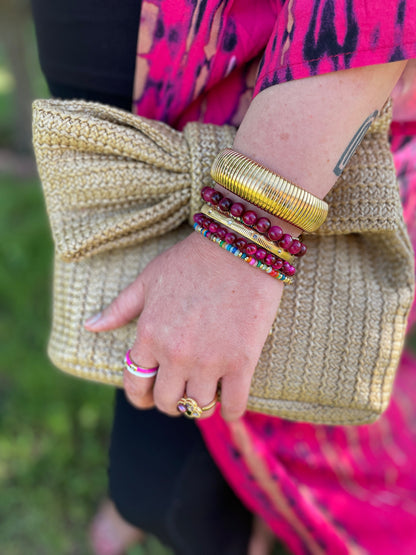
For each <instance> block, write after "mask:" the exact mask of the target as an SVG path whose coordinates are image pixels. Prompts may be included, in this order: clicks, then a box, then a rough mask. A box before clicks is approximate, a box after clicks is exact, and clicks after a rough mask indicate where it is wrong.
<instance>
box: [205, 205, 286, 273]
mask: <svg viewBox="0 0 416 555" xmlns="http://www.w3.org/2000/svg"><path fill="white" fill-rule="evenodd" d="M194 221H195V223H197V224H198V225H200V226H201V227H203V228H204V229H206V230H207V231H209V232H210V233H213V234H214V235H215V236H216V237H218V238H219V239H220V240H222V241H225V242H226V243H228V244H229V245H231V246H235V247H237V248H238V250H240V251H241V252H243V253H244V254H246V255H247V256H251V257H252V258H255V259H256V260H259V261H260V262H264V263H265V264H266V265H268V266H271V267H272V269H273V270H278V271H280V270H281V271H282V273H284V274H285V275H287V276H289V277H291V276H294V275H295V274H296V268H294V267H293V266H292V265H291V264H290V263H289V262H288V261H287V260H283V259H282V258H280V257H278V256H275V255H274V254H272V253H271V252H268V251H267V250H266V249H264V248H262V247H260V248H258V247H257V246H256V245H255V244H253V243H249V242H248V241H246V239H244V238H243V237H238V236H237V235H236V234H235V233H233V232H232V231H229V230H227V229H226V228H223V227H219V225H218V224H217V223H216V222H215V221H214V220H213V219H211V218H209V217H206V216H204V214H203V213H202V212H199V213H198V214H195V215H194Z"/></svg>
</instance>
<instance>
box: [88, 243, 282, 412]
mask: <svg viewBox="0 0 416 555" xmlns="http://www.w3.org/2000/svg"><path fill="white" fill-rule="evenodd" d="M282 289H283V285H282V283H280V282H278V281H277V280H275V279H273V278H271V277H270V276H268V275H267V274H265V273H264V272H262V271H260V270H259V269H257V268H253V267H250V266H249V265H248V264H245V263H244V262H242V261H241V260H239V259H238V258H236V257H234V256H232V255H231V254H230V253H228V252H226V251H224V250H222V249H220V248H219V247H218V245H215V244H213V243H211V242H210V241H208V240H207V239H205V238H203V237H202V236H200V235H198V234H197V233H192V234H191V235H190V236H189V237H187V238H186V239H185V240H184V241H181V242H180V243H178V244H177V245H175V246H174V247H172V248H171V249H169V250H168V251H166V252H164V253H163V254H161V255H159V256H158V257H156V258H155V259H154V260H153V261H152V262H151V263H150V264H149V265H148V266H147V267H146V268H145V270H144V271H143V272H142V273H141V274H140V275H139V276H138V277H137V279H136V280H135V281H134V282H133V283H132V284H131V285H129V286H128V287H127V288H126V289H125V290H124V291H122V292H121V293H120V295H119V296H118V297H117V298H116V299H115V300H114V301H113V302H112V303H111V305H110V306H109V307H107V308H106V309H105V310H104V311H103V312H102V314H101V317H100V318H99V319H98V320H95V322H94V323H92V322H93V321H94V318H92V319H91V320H90V321H87V323H86V324H85V325H86V328H87V329H88V330H90V331H94V332H100V331H105V330H110V329H115V328H118V327H120V326H123V325H125V324H126V323H128V322H129V321H131V320H132V319H133V318H136V317H137V316H139V319H138V323H137V337H136V341H135V343H134V345H133V346H132V348H131V357H132V360H133V361H134V362H135V363H136V364H138V365H140V366H143V367H147V368H151V367H154V366H159V371H158V373H157V375H156V377H155V378H151V379H149V378H141V377H138V376H133V375H131V374H130V373H128V372H127V371H125V372H124V385H125V390H126V394H127V396H128V398H129V399H130V401H131V402H132V403H133V404H134V405H135V406H137V407H140V408H148V407H150V406H153V404H155V405H156V406H157V408H158V409H159V410H161V411H163V412H165V413H167V414H170V415H178V412H177V408H176V404H177V402H178V400H179V399H180V398H181V397H182V396H183V395H184V394H185V393H186V396H188V397H192V398H194V399H195V400H196V401H197V403H198V404H199V406H201V407H203V406H204V405H207V404H209V403H210V402H211V401H212V400H213V399H214V397H215V393H216V390H217V384H218V381H219V380H221V382H222V390H221V407H222V415H223V417H224V418H225V419H227V420H232V419H235V418H238V417H240V416H241V415H242V414H243V413H244V411H245V409H246V405H247V398H248V394H249V389H250V383H251V378H252V375H253V373H254V370H255V367H256V364H257V361H258V359H259V357H260V353H261V350H262V348H263V345H264V342H265V340H266V338H267V335H268V333H269V331H270V328H271V326H272V324H273V320H274V318H275V315H276V311H277V308H278V305H279V302H280V297H281V293H282ZM212 411H213V409H212V410H210V411H207V412H204V413H203V415H204V416H209V415H210V414H211V413H212Z"/></svg>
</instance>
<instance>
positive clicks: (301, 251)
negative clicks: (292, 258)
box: [296, 243, 308, 257]
mask: <svg viewBox="0 0 416 555" xmlns="http://www.w3.org/2000/svg"><path fill="white" fill-rule="evenodd" d="M307 250H308V248H307V246H306V245H305V243H301V247H300V251H299V252H298V254H297V255H296V256H298V257H299V256H304V255H305V254H306V251H307Z"/></svg>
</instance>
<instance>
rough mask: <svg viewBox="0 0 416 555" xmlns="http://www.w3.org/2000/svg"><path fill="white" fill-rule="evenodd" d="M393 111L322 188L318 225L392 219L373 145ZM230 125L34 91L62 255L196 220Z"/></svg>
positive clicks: (389, 224) (38, 147)
mask: <svg viewBox="0 0 416 555" xmlns="http://www.w3.org/2000/svg"><path fill="white" fill-rule="evenodd" d="M390 111H391V106H390V104H387V105H386V107H385V108H384V110H383V111H382V113H381V114H380V117H378V118H376V120H375V121H374V123H373V124H372V126H371V127H370V129H369V131H368V135H369V136H370V135H371V136H372V141H367V140H365V141H363V143H362V144H361V145H360V147H359V150H360V155H361V157H364V158H367V159H366V163H365V165H363V166H360V165H358V166H357V164H356V163H354V161H353V159H351V161H350V164H349V165H348V166H347V167H346V168H345V170H344V172H343V174H342V175H341V176H340V178H339V179H338V181H337V184H336V186H335V187H334V188H333V189H332V191H331V192H330V193H329V194H328V195H327V197H326V199H325V200H326V201H327V202H328V204H329V206H330V208H329V213H328V218H327V220H326V221H325V223H324V224H323V225H322V226H321V227H320V228H319V230H318V231H317V232H316V233H315V234H316V235H342V234H347V233H367V232H385V231H389V230H395V229H397V226H398V214H400V210H401V208H400V198H399V195H398V190H397V184H396V181H395V179H394V174H393V173H392V172H390V173H389V175H390V176H391V179H389V180H386V179H385V178H384V179H383V180H381V179H380V178H379V173H380V171H382V170H389V169H390V167H391V165H392V160H391V157H390V158H389V159H388V160H386V161H385V164H386V167H385V168H381V167H380V161H379V160H378V159H377V158H376V157H375V156H374V149H373V147H374V144H375V143H380V145H383V144H384V142H385V140H386V135H387V132H388V129H389V122H390V118H389V112H390ZM235 132H236V130H235V128H233V127H231V126H227V125H223V126H217V125H210V124H202V123H197V122H196V123H188V124H187V125H186V126H185V128H184V130H183V132H180V131H176V130H175V129H172V128H171V127H169V126H168V125H166V124H164V123H162V122H158V121H154V120H149V119H146V118H143V117H139V116H135V115H133V114H130V113H129V112H125V111H124V110H119V109H117V108H113V107H111V106H106V105H103V104H99V103H94V102H85V101H67V100H36V101H35V102H34V103H33V142H34V149H35V155H36V161H37V166H38V170H39V174H40V178H41V181H42V186H43V189H44V194H45V199H46V205H47V209H48V214H49V219H50V223H51V227H52V233H53V236H54V240H55V246H56V251H57V254H58V256H59V257H60V258H61V260H65V261H73V260H80V259H82V258H85V257H88V256H91V255H93V254H97V253H100V252H104V251H107V250H111V249H115V248H123V247H128V246H132V245H136V244H138V243H141V242H143V241H145V240H147V239H150V238H153V237H157V236H160V235H162V234H164V233H167V232H168V231H171V230H173V229H175V228H177V227H179V226H180V225H181V224H182V223H183V222H185V221H186V220H188V221H189V223H192V215H193V214H194V213H195V212H196V211H198V209H199V207H200V205H201V199H200V190H201V187H203V186H204V185H212V179H211V177H210V168H211V164H212V162H213V160H214V158H215V156H216V155H217V153H218V152H219V151H220V150H221V149H223V148H225V147H228V146H230V145H232V142H233V139H234V135H235ZM370 147H371V148H370ZM353 158H354V157H353ZM369 171H373V173H374V180H373V181H372V182H371V183H368V180H367V177H368V172H369ZM383 176H384V173H383ZM364 178H365V179H366V180H367V181H365V180H364ZM363 183H365V185H364V184H363Z"/></svg>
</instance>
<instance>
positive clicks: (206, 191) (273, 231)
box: [201, 187, 307, 257]
mask: <svg viewBox="0 0 416 555" xmlns="http://www.w3.org/2000/svg"><path fill="white" fill-rule="evenodd" d="M201 198H202V199H203V200H204V201H205V202H206V203H207V204H208V205H210V206H212V207H213V208H214V209H215V210H217V211H218V212H220V213H224V214H227V215H228V216H229V217H231V218H233V219H234V220H236V221H238V222H240V223H241V224H244V225H245V226H246V227H247V228H254V229H255V230H256V231H258V232H259V233H261V234H262V235H263V236H264V237H265V238H266V239H267V240H268V241H273V243H274V244H275V245H276V247H278V248H282V249H283V250H285V251H287V252H288V253H289V254H293V255H294V256H296V257H301V256H304V254H305V253H306V250H307V248H306V245H305V244H304V243H302V242H301V241H300V240H299V239H296V238H293V237H291V236H290V235H289V234H288V233H283V230H282V228H281V227H280V226H278V225H274V226H272V224H271V221H270V220H269V219H268V218H264V217H261V218H259V217H258V216H257V214H256V213H255V212H254V211H253V210H245V207H244V205H243V204H241V203H240V202H234V203H233V202H232V201H231V200H230V199H229V198H227V197H224V196H223V195H222V194H221V193H220V192H219V191H217V190H216V189H214V188H213V187H204V188H203V189H202V190H201ZM263 246H264V245H263ZM266 248H269V250H271V249H270V247H266ZM279 256H280V254H279Z"/></svg>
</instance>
